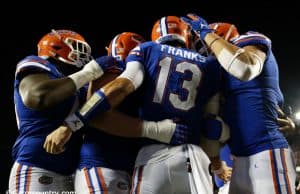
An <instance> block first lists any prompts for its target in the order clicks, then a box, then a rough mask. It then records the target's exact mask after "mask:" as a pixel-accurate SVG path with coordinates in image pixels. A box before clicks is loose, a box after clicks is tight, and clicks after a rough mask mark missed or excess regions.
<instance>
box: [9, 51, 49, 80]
mask: <svg viewBox="0 0 300 194" xmlns="http://www.w3.org/2000/svg"><path fill="white" fill-rule="evenodd" d="M47 64H48V61H47V60H44V59H42V58H38V57H32V56H30V57H27V58H25V59H23V60H22V61H20V62H19V63H18V64H17V67H16V72H15V77H16V79H17V80H21V79H22V78H24V77H25V76H26V75H28V74H33V73H49V72H51V69H50V68H49V67H48V65H47Z"/></svg>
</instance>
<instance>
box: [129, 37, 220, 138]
mask: <svg viewBox="0 0 300 194" xmlns="http://www.w3.org/2000/svg"><path fill="white" fill-rule="evenodd" d="M126 61H127V62H131V61H139V62H140V63H142V64H143V66H144V72H145V73H144V80H143V84H142V86H141V87H142V90H143V94H144V95H143V100H142V105H141V110H140V116H141V118H143V119H145V120H152V121H159V120H162V119H167V118H169V119H175V120H177V121H179V122H184V123H186V124H187V125H188V126H189V127H190V128H191V130H193V132H194V133H195V134H198V133H199V132H200V130H199V129H200V124H201V119H202V115H203V107H204V105H205V104H206V103H207V102H208V100H209V99H210V98H211V97H212V96H213V95H215V94H216V92H217V91H218V90H219V78H220V66H219V65H218V63H217V61H216V60H215V59H214V58H213V57H204V56H202V55H200V54H199V53H197V52H194V51H192V50H188V49H184V48H176V47H172V46H168V45H164V44H157V43H155V42H146V43H143V44H141V45H140V46H138V47H136V48H135V49H133V50H132V51H131V52H130V54H129V56H128V57H127V60H126ZM127 65H130V63H129V64H128V63H127ZM195 137H198V136H197V135H195ZM195 143H198V142H195Z"/></svg>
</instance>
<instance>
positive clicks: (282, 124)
mask: <svg viewBox="0 0 300 194" xmlns="http://www.w3.org/2000/svg"><path fill="white" fill-rule="evenodd" d="M277 113H278V118H277V122H278V124H279V130H280V131H282V132H287V133H290V132H295V130H296V125H295V123H294V121H293V120H292V119H291V118H289V117H288V116H287V115H286V114H285V113H284V112H283V111H282V109H281V108H277Z"/></svg>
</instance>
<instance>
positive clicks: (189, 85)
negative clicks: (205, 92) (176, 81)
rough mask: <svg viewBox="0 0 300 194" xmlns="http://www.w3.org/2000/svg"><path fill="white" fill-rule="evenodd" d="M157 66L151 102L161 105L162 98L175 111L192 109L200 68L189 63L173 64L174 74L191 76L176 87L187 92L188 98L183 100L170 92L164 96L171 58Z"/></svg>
mask: <svg viewBox="0 0 300 194" xmlns="http://www.w3.org/2000/svg"><path fill="white" fill-rule="evenodd" d="M159 66H160V67H161V68H160V71H159V75H158V79H157V82H156V90H155V94H154V98H153V102H155V103H162V102H163V98H168V100H169V101H170V102H171V104H172V105H173V106H174V107H175V108H176V109H180V110H183V111H188V110H189V109H191V108H193V107H194V106H195V101H196V97H197V88H198V86H199V84H200V81H201V75H202V72H201V70H200V68H199V67H198V66H197V65H196V64H193V63H189V62H186V61H184V62H180V63H178V64H175V67H176V68H175V71H176V72H179V73H184V72H185V71H190V72H191V74H192V78H191V79H190V80H184V81H183V83H182V84H181V85H178V87H181V88H184V89H186V90H187V91H188V96H187V98H185V99H184V98H181V97H180V94H177V93H172V92H170V93H168V94H167V95H166V96H164V94H165V92H166V91H165V90H166V88H167V84H168V83H167V81H168V78H169V76H170V75H169V74H170V73H171V72H170V69H171V68H170V67H171V58H170V57H166V58H164V59H162V60H161V61H160V62H159ZM182 99H183V100H182Z"/></svg>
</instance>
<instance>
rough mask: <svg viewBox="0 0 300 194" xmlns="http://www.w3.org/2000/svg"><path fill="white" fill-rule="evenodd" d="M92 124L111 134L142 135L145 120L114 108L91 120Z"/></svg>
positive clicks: (123, 135) (124, 135)
mask: <svg viewBox="0 0 300 194" xmlns="http://www.w3.org/2000/svg"><path fill="white" fill-rule="evenodd" d="M89 124H90V126H92V127H94V128H97V129H99V130H101V131H104V132H106V133H108V134H111V135H117V136H122V137H141V134H142V127H143V121H142V120H141V119H139V118H134V117H131V116H128V115H125V114H123V113H121V112H118V111H116V110H112V111H109V112H106V113H104V114H103V115H100V116H97V117H95V118H94V119H92V120H91V121H90V122H89Z"/></svg>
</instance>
